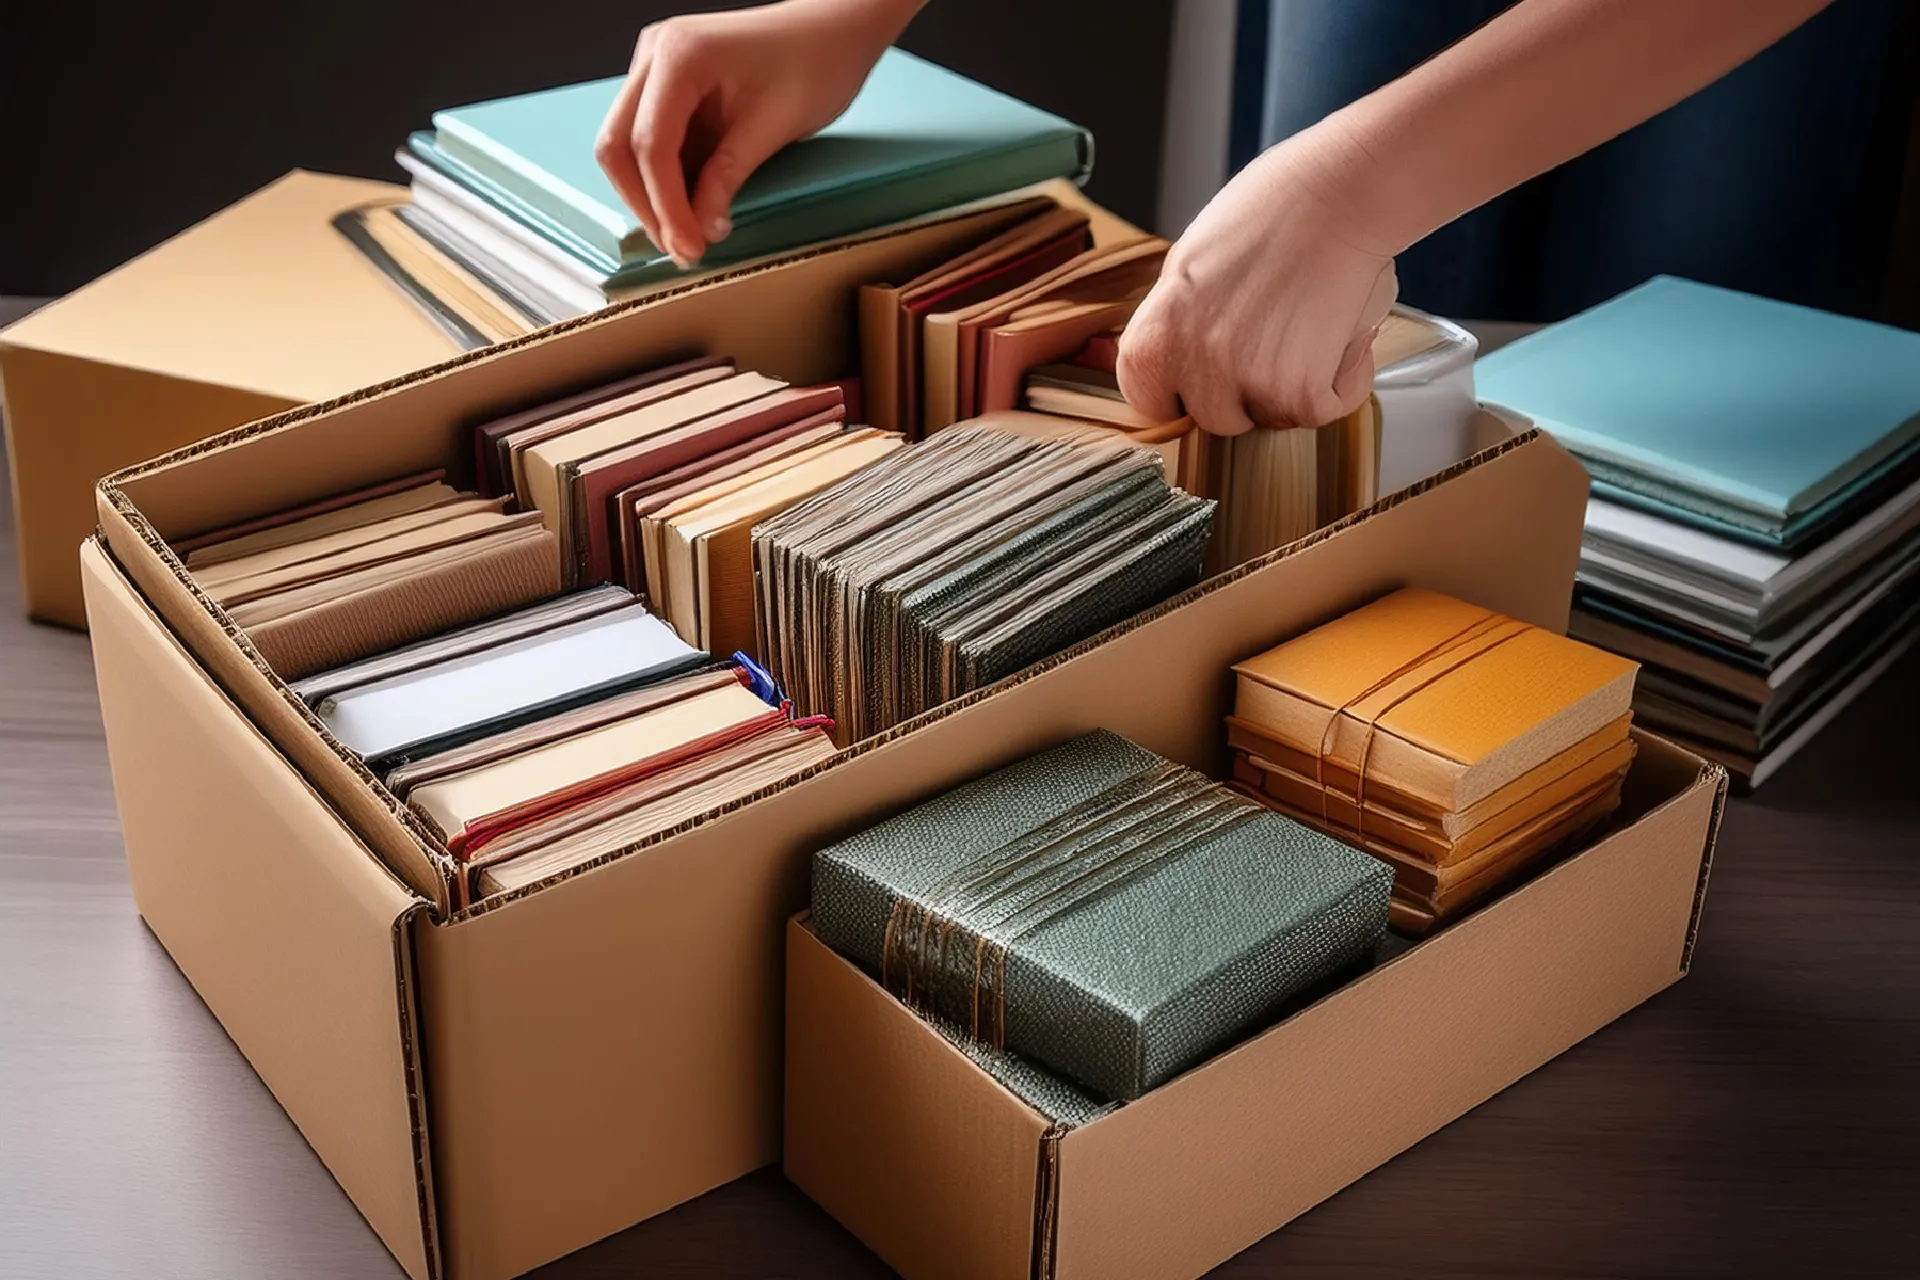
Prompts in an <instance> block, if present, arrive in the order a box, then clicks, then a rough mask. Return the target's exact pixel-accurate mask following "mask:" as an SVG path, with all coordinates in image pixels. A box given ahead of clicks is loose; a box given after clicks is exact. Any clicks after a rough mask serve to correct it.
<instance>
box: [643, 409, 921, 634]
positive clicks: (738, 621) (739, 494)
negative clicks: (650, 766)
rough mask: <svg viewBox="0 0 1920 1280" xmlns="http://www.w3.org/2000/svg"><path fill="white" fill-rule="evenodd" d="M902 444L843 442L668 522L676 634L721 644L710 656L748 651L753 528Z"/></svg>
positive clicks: (884, 439)
mask: <svg viewBox="0 0 1920 1280" xmlns="http://www.w3.org/2000/svg"><path fill="white" fill-rule="evenodd" d="M902 443H903V441H902V440H901V438H900V437H899V436H897V435H886V434H878V435H876V436H874V437H872V438H869V439H864V440H850V439H848V438H846V437H842V438H841V439H840V440H839V441H836V442H834V443H832V444H829V445H827V446H825V447H823V448H822V449H821V450H820V451H819V453H818V454H817V455H816V456H814V457H812V458H808V459H805V460H803V461H801V462H800V463H798V464H797V465H795V466H792V467H789V468H786V469H785V470H783V471H781V472H780V473H779V474H778V475H775V476H771V477H768V478H767V479H765V480H763V481H761V482H759V483H758V484H752V485H748V486H746V487H744V488H742V489H739V490H738V491H736V492H734V493H732V494H729V495H727V496H726V497H725V498H722V499H719V500H717V501H714V502H710V503H707V504H705V505H704V506H700V507H696V508H695V509H693V510H691V511H689V512H687V513H686V514H684V515H680V516H675V517H673V518H671V519H669V520H667V521H666V522H665V524H666V529H665V547H664V550H665V556H664V564H665V570H666V574H665V576H666V587H667V595H666V600H665V602H664V603H665V604H666V606H667V621H668V622H670V623H672V624H673V628H674V630H676V631H678V632H679V633H680V636H681V638H682V639H684V640H686V641H688V642H689V643H691V644H695V645H698V646H700V647H702V648H707V646H708V645H709V644H711V645H714V646H718V647H715V648H709V649H708V652H710V653H732V652H733V651H734V650H735V649H745V648H751V647H752V646H753V549H752V535H753V526H754V525H755V524H756V523H758V522H759V521H761V520H764V519H766V518H767V517H768V516H771V515H774V514H776V513H777V512H781V511H785V510H786V509H787V508H788V507H790V506H792V505H793V504H794V503H796V502H798V501H800V500H801V499H802V498H805V497H808V496H810V495H812V494H815V493H818V492H819V491H820V490H822V489H825V488H826V487H827V486H829V485H832V484H835V483H837V482H839V481H840V480H843V479H845V478H846V477H847V476H849V475H851V474H853V473H854V472H856V471H858V470H860V468H862V467H864V466H866V465H867V464H869V463H871V462H875V461H877V460H879V459H880V458H883V457H885V456H886V455H887V454H889V453H891V452H893V451H894V450H895V449H897V448H899V447H900V446H901V444H902ZM716 581H717V583H718V585H717V586H716ZM716 607H717V610H718V611H717V613H716ZM695 637H698V638H697V639H696V638H695Z"/></svg>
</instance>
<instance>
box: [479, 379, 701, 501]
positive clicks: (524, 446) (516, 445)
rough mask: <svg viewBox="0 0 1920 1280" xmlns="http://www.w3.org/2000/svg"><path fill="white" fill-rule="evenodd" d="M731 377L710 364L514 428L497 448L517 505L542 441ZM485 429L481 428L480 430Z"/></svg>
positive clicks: (524, 492) (522, 499)
mask: <svg viewBox="0 0 1920 1280" xmlns="http://www.w3.org/2000/svg"><path fill="white" fill-rule="evenodd" d="M733 376H734V368H733V363H732V362H731V361H728V362H726V363H724V364H716V365H710V366H708V367H706V368H702V369H693V370H689V371H688V372H686V373H683V374H681V375H679V376H678V377H674V378H669V379H667V380H666V381H665V382H653V383H648V384H646V385H645V386H642V387H639V388H637V389H635V390H633V391H629V392H626V393H624V394H622V395H619V396H615V397H614V398H613V399H611V400H598V401H594V402H592V403H589V404H585V405H582V406H580V407H579V408H577V409H571V410H568V411H567V412H565V413H557V414H555V415H553V416H552V417H549V418H542V419H540V420H539V421H537V422H531V423H528V424H527V425H526V426H523V427H516V428H514V429H513V430H512V431H511V432H509V433H508V434H507V435H506V436H505V437H504V439H503V440H502V441H501V442H500V444H499V445H496V448H498V447H501V445H504V447H505V449H506V452H507V466H506V472H507V474H508V475H510V476H511V477H512V478H513V492H514V493H515V494H516V495H517V496H518V497H519V499H520V505H521V506H523V507H524V506H527V505H529V503H528V501H527V466H526V464H527V451H528V450H530V449H532V448H533V447H534V446H536V445H538V444H541V443H542V442H544V441H547V440H552V439H555V438H557V437H559V436H563V435H566V434H567V433H568V432H572V431H578V430H580V429H582V428H583V427H587V426H590V425H592V424H593V423H596V422H600V421H602V420H604V419H607V418H612V417H617V416H619V415H621V414H625V413H632V412H633V411H635V410H637V409H641V408H644V407H646V406H647V405H650V404H655V403H658V402H659V401H661V400H665V399H668V398H669V397H672V396H677V395H682V394H684V393H686V392H688V391H692V390H694V389H696V388H698V387H704V386H709V385H711V384H712V383H715V382H722V381H725V380H726V379H728V378H731V377H733ZM483 429H484V428H483Z"/></svg>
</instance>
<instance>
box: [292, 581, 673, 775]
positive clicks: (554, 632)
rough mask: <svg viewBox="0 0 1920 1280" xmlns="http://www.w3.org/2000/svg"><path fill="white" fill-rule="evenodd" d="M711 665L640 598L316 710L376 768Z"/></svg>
mask: <svg viewBox="0 0 1920 1280" xmlns="http://www.w3.org/2000/svg"><path fill="white" fill-rule="evenodd" d="M707 661H708V658H707V655H706V654H705V653H703V652H701V651H699V650H697V649H695V648H693V647H692V646H691V645H688V644H687V643H685V642H684V641H682V640H681V639H680V637H679V636H677V635H675V634H674V632H673V629H672V628H671V627H669V626H667V624H666V623H665V622H663V621H661V620H660V619H659V618H656V617H654V616H653V615H652V614H650V613H648V612H647V611H646V610H645V609H644V608H641V607H640V605H639V603H638V602H637V601H632V600H630V601H629V603H628V604H627V605H626V606H625V607H623V608H619V609H614V610H610V611H607V612H604V613H599V614H595V615H594V616H591V617H588V618H584V619H581V620H579V621H577V622H570V623H567V624H565V625H563V626H559V627H555V628H552V629H550V630H545V631H540V632H538V633H536V634H534V635H530V636H527V637H524V638H522V639H517V640H512V641H508V642H506V643H503V644H497V645H495V646H493V647H491V648H489V649H485V650H482V651H481V652H478V653H471V654H463V655H460V656H457V657H450V658H446V659H443V660H442V661H440V662H437V663H433V664H431V665H429V666H425V667H421V668H418V669H416V670H413V671H409V672H406V673H404V674H401V675H396V676H392V677H389V678H387V679H385V680H381V681H377V682H374V683H372V684H364V685H360V686H357V687H355V688H352V689H348V690H344V691H342V692H339V693H335V694H332V695H330V696H329V697H327V698H325V699H323V700H322V701H321V703H320V704H319V706H317V707H316V708H315V711H316V712H317V714H318V715H319V717H320V721H321V723H322V724H324V725H326V726H327V729H328V730H329V731H330V732H331V733H332V734H333V735H334V737H335V738H337V739H339V740H340V742H341V744H342V745H344V746H345V747H347V748H348V749H349V750H351V751H354V752H357V753H358V754H359V755H360V756H361V757H362V758H363V759H365V760H366V762H367V766H368V767H369V768H371V769H372V770H374V772H376V773H384V772H386V771H387V770H388V769H391V768H392V767H393V766H395V765H398V764H404V763H406V762H408V761H409V760H412V759H416V758H419V757H421V756H425V755H430V754H433V753H436V752H441V751H445V750H448V749H449V748H452V747H456V746H460V745H462V744H463V743H466V742H469V741H472V740H473V739H475V738H479V737H484V736H487V735H488V734H491V733H497V732H500V731H501V730H504V729H507V728H510V727H513V726H515V725H518V724H524V723H527V722H528V721H532V720H539V719H544V718H546V717H548V716H551V715H554V714H556V713H558V712H561V711H566V710H569V709H571V708H573V707H576V706H578V705H580V704H581V703H586V702H594V701H598V700H600V699H602V698H605V697H607V696H609V695H611V694H615V693H620V692H625V691H626V690H629V689H632V688H634V687H636V686H639V685H644V684H651V683H654V682H657V681H659V680H662V679H665V678H667V677H670V676H674V675H679V674H682V673H684V672H686V671H688V670H690V669H692V668H694V667H697V666H701V665H703V664H705V663H706V662H707Z"/></svg>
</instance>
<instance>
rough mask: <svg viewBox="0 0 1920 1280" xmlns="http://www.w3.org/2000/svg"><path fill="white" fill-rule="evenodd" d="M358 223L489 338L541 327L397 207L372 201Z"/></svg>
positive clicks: (500, 338)
mask: <svg viewBox="0 0 1920 1280" xmlns="http://www.w3.org/2000/svg"><path fill="white" fill-rule="evenodd" d="M359 222H360V230H361V231H362V232H364V233H365V234H366V236H367V238H368V239H370V240H372V241H373V242H374V243H375V244H377V245H379V246H380V248H381V249H383V250H384V251H385V252H386V254H387V256H388V257H390V258H391V259H392V260H393V261H394V263H395V264H396V265H397V266H398V267H399V268H400V269H401V270H402V271H404V272H406V274H407V275H409V276H411V277H413V280H414V282H415V283H416V284H418V285H420V286H421V287H422V288H423V289H425V290H426V291H427V292H428V293H430V294H432V295H433V297H434V298H436V299H437V300H439V301H440V303H441V304H442V305H444V306H446V307H447V308H449V309H450V310H452V311H453V313H454V314H455V315H457V316H459V317H460V318H461V319H462V320H465V321H466V322H467V323H468V324H469V325H471V326H473V328H474V329H476V330H478V331H479V333H480V336H481V337H483V338H485V339H486V340H487V341H488V342H504V341H506V340H507V339H508V338H518V337H521V336H522V335H524V334H528V333H531V332H533V330H534V329H535V328H537V327H538V326H537V325H535V324H534V323H533V322H532V321H530V320H528V319H527V318H526V317H525V316H523V315H521V314H520V313H519V312H517V311H515V310H513V308H512V307H511V306H509V305H508V304H507V303H506V302H505V301H504V300H502V299H501V297H500V296H499V295H498V294H497V293H495V292H494V291H493V289H492V287H491V286H489V285H487V284H485V283H483V282H482V281H480V280H479V279H477V278H475V277H474V275H473V274H472V273H471V272H469V271H468V270H467V269H466V268H465V267H462V266H461V265H460V264H459V263H457V262H455V261H454V260H453V259H452V258H449V257H447V256H446V255H445V254H443V253H441V252H440V251H439V250H438V249H436V248H434V247H433V246H432V245H430V244H428V243H426V242H425V241H424V240H422V239H421V238H420V237H419V236H418V235H416V234H415V233H414V231H413V229H412V228H411V227H409V226H407V224H406V223H404V222H402V221H401V220H400V218H399V216H398V215H397V214H396V213H395V212H394V205H392V204H379V205H368V206H366V207H364V208H362V209H361V210H360V219H359Z"/></svg>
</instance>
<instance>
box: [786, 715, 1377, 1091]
mask: <svg viewBox="0 0 1920 1280" xmlns="http://www.w3.org/2000/svg"><path fill="white" fill-rule="evenodd" d="M1391 880H1392V877H1391V876H1390V874H1389V873H1388V872H1387V870H1386V868H1385V867H1383V866H1381V865H1380V864H1379V863H1377V862H1375V861H1373V860H1372V859H1370V858H1367V857H1365V856H1363V855H1361V854H1359V853H1356V852H1354V851H1353V850H1351V849H1349V848H1347V847H1345V846H1344V845H1342V844H1341V843H1340V842H1339V841H1337V840H1334V839H1331V838H1330V837H1328V836H1325V835H1322V834H1321V833H1319V832H1317V831H1314V830H1312V829H1310V828H1308V827H1305V826H1303V825H1301V824H1300V823H1297V822H1293V821H1290V820H1289V819H1287V818H1284V817H1281V816H1280V815H1278V814H1275V813H1272V812H1270V811H1268V810H1266V809H1264V808H1262V807H1261V806H1260V805H1258V804H1255V803H1253V802H1252V801H1250V800H1247V799H1246V798H1244V797H1242V796H1240V795H1237V794H1235V793H1234V792H1232V791H1230V790H1228V789H1227V788H1226V787H1223V786H1221V785H1220V784H1219V783H1217V782H1213V781H1210V780H1209V779H1207V778H1205V777H1203V776H1201V775H1200V774H1198V773H1195V772H1194V771H1193V770H1191V769H1188V768H1184V767H1183V766H1181V765H1179V764H1176V763H1173V762H1170V761H1167V760H1163V759H1161V758H1160V757H1159V756H1156V755H1154V754H1153V753H1152V752H1150V751H1147V750H1146V749H1144V748H1142V747H1140V746H1137V745H1135V744H1134V743H1132V742H1129V741H1127V740H1126V739H1124V738H1121V737H1119V736H1117V735H1115V734H1112V733H1108V732H1105V731H1100V732H1095V733H1091V734H1088V735H1086V736H1085V737H1082V738H1078V739H1075V740H1074V741H1071V742H1068V743H1066V744H1065V745H1063V746H1060V747H1056V748H1054V749H1053V750H1051V751H1045V752H1042V753H1040V754H1039V755H1035V756H1030V757H1028V758H1027V759H1025V760H1021V761H1019V762H1017V763H1015V764H1012V765H1009V766H1007V767H1006V768H1003V769H1001V770H999V771H998V772H995V773H991V774H988V775H987V776H985V777H983V778H980V779H978V780H977V781H974V782H972V783H969V784H967V785H966V786H963V787H960V788H958V789H957V790H954V791H950V792H948V793H946V794H945V795H942V796H939V797H936V798H935V799H933V800H930V801H928V802H926V803H925V804H922V805H920V806H918V807H917V808H914V809H910V810H908V811H907V812H905V813H903V814H900V815H899V816H898V817H895V818H892V819H889V820H888V821H886V822H883V823H881V824H880V825H879V826H876V827H873V828H871V829H869V830H867V831H864V832H862V833H860V834H858V835H856V836H853V837H851V838H849V839H847V840H845V841H843V842H841V843H840V844H837V845H833V846H831V847H829V848H827V849H823V850H821V851H820V852H819V853H818V854H816V855H815V856H814V860H813V913H812V918H811V921H810V927H811V928H812V929H813V930H814V932H815V933H816V935H817V936H818V937H819V938H820V940H821V941H822V942H824V943H826V944H827V945H828V946H831V947H833V948H835V949H836V950H838V951H840V952H841V953H842V954H843V955H845V956H847V957H848V958H849V959H851V960H853V961H855V962H856V963H858V964H860V965H862V966H863V967H865V968H866V969H867V970H868V971H869V972H871V973H873V974H874V975H875V976H877V977H879V978H880V980H881V981H882V982H883V983H884V984H885V985H886V986H887V987H888V989H889V990H891V991H893V992H894V993H895V994H897V995H899V996H900V997H901V998H903V999H905V1000H906V1001H908V1002H909V1003H910V1004H912V1005H914V1006H915V1007H916V1008H918V1009H920V1010H921V1011H922V1012H923V1013H924V1014H926V1015H927V1016H928V1017H929V1018H931V1019H932V1020H933V1021H934V1022H935V1024H936V1025H938V1026H940V1027H941V1028H942V1029H943V1030H944V1031H945V1032H946V1034H948V1035H949V1036H951V1037H952V1038H953V1039H955V1040H956V1041H959V1042H961V1043H965V1044H971V1045H975V1046H977V1050H976V1053H975V1055H974V1056H975V1060H976V1061H978V1062H980V1063H981V1065H982V1066H983V1067H985V1068H986V1069H987V1070H988V1071H990V1072H991V1073H992V1074H993V1075H995V1076H996V1077H997V1078H999V1079H1000V1080H1001V1081H1002V1082H1003V1083H1005V1084H1006V1085H1007V1086H1008V1087H1009V1088H1010V1089H1012V1090H1014V1091H1015V1092H1016V1093H1017V1094H1018V1095H1020V1096H1022V1097H1024V1098H1026V1099H1027V1100H1029V1101H1030V1102H1032V1103H1033V1104H1034V1105H1036V1106H1040V1107H1041V1108H1042V1109H1043V1111H1044V1112H1046V1113H1047V1114H1049V1115H1054V1116H1056V1117H1057V1118H1064V1117H1069V1116H1072V1115H1074V1114H1076V1113H1084V1112H1085V1111H1086V1110H1087V1109H1088V1108H1090V1107H1095V1106H1098V1105H1100V1104H1102V1103H1103V1102H1104V1103H1113V1102H1124V1101H1128V1100H1131V1099H1135V1098H1138V1097H1140V1096H1141V1095H1142V1094H1144V1093H1146V1092H1147V1091H1149V1090H1151V1089H1153V1088H1155V1087H1157V1086H1159V1085H1161V1084H1163V1083H1165V1082H1166V1081H1167V1080H1169V1079H1171V1078H1172V1077H1174V1076H1175V1075H1178V1074H1179V1073H1181V1072H1182V1071H1185V1070H1187V1069H1188V1068H1190V1067H1193V1066H1196V1065H1197V1064H1199V1063H1200V1062H1201V1061H1203V1060H1205V1059H1206V1058H1208V1057H1210V1056H1212V1055H1213V1054H1215V1053H1218V1052H1220V1051H1221V1050H1223V1049H1225V1048H1227V1047H1229V1046H1230V1045H1232V1044H1233V1043H1234V1042H1235V1041H1237V1040H1239V1039H1241V1038H1243V1037H1245V1036H1246V1035H1248V1034H1249V1033H1251V1032H1253V1031H1255V1030H1257V1029H1259V1028H1260V1027H1262V1026H1265V1025H1267V1024H1268V1023H1270V1022H1272V1021H1273V1020H1275V1019H1276V1018H1278V1017H1280V1016H1283V1015H1284V1014H1285V1013H1286V1012H1287V1011H1288V1010H1289V1008H1291V1007H1295V1006H1297V1005H1298V1004H1299V1003H1300V1002H1301V1001H1302V1000H1303V999H1306V998H1308V997H1310V996H1311V995H1313V994H1315V993H1317V992H1319V991H1321V990H1324V989H1325V987H1326V985H1327V984H1328V983H1329V982H1331V981H1337V980H1338V979H1340V978H1342V977H1345V976H1348V975H1350V974H1351V973H1352V972H1353V971H1355V970H1356V969H1357V968H1359V967H1361V966H1364V965H1365V964H1367V963H1368V962H1370V961H1371V960H1372V959H1373V958H1374V957H1375V954H1376V949H1377V948H1378V947H1379V946H1380V944H1381V942H1382V940H1383V936H1384V934H1385V930H1386V924H1387V899H1388V890H1389V886H1390V884H1391Z"/></svg>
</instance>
